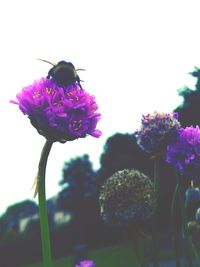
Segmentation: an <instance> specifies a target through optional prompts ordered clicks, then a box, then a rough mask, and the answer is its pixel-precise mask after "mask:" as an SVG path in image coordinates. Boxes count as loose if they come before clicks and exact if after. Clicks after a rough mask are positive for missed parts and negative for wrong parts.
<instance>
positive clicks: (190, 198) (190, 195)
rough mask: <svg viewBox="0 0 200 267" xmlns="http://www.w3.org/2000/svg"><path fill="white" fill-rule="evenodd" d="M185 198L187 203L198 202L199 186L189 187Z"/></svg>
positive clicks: (199, 198)
mask: <svg viewBox="0 0 200 267" xmlns="http://www.w3.org/2000/svg"><path fill="white" fill-rule="evenodd" d="M185 198H186V201H187V203H192V202H198V201H200V190H199V188H198V187H196V188H192V187H190V188H188V189H187V190H186V192H185Z"/></svg>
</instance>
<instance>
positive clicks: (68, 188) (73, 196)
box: [58, 155, 96, 210]
mask: <svg viewBox="0 0 200 267" xmlns="http://www.w3.org/2000/svg"><path fill="white" fill-rule="evenodd" d="M60 185H61V186H62V190H61V191H60V193H59V197H58V201H59V205H60V207H61V208H62V209H64V210H73V209H74V207H75V206H76V204H77V203H79V204H80V201H82V200H83V199H84V200H85V199H87V198H90V197H91V196H92V195H94V194H95V193H96V187H95V172H94V170H93V168H92V163H91V162H90V160H89V156H88V155H83V156H82V157H77V158H75V159H71V160H70V161H69V162H65V163H64V167H63V178H62V180H61V181H60Z"/></svg>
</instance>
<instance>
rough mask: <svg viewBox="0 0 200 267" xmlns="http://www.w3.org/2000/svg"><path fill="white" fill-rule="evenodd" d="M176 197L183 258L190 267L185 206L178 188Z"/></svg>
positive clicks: (190, 257)
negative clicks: (179, 216) (179, 215)
mask: <svg viewBox="0 0 200 267" xmlns="http://www.w3.org/2000/svg"><path fill="white" fill-rule="evenodd" d="M176 179H177V184H179V174H178V173H177V178H176ZM178 196H179V201H180V208H181V222H182V225H181V226H182V239H183V256H184V257H185V258H186V261H187V263H188V267H192V266H193V263H192V255H191V250H190V242H189V235H188V229H187V212H186V210H187V205H185V204H184V201H183V198H182V196H181V192H180V188H179V190H178Z"/></svg>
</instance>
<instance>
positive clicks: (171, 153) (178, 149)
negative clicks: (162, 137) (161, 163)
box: [166, 126, 200, 182]
mask: <svg viewBox="0 0 200 267" xmlns="http://www.w3.org/2000/svg"><path fill="white" fill-rule="evenodd" d="M166 161H167V162H169V163H171V164H172V165H173V166H174V167H175V168H177V169H178V170H179V171H180V172H181V173H182V174H186V175H188V176H189V177H190V178H191V179H192V180H194V181H195V180H196V181H197V182H198V180H199V178H200V129H199V127H198V126H196V127H192V126H191V127H186V128H181V129H180V130H179V133H178V136H177V138H176V140H175V141H174V142H173V143H172V144H170V145H169V146H168V147H167V154H166Z"/></svg>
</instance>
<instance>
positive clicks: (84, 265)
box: [75, 260, 96, 267]
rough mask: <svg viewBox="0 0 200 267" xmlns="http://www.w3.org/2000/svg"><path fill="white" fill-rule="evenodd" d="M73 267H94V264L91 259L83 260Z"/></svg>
mask: <svg viewBox="0 0 200 267" xmlns="http://www.w3.org/2000/svg"><path fill="white" fill-rule="evenodd" d="M75 267H96V264H95V263H94V262H93V261H91V260H83V261H81V262H80V263H79V264H77V265H76V266H75Z"/></svg>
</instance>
